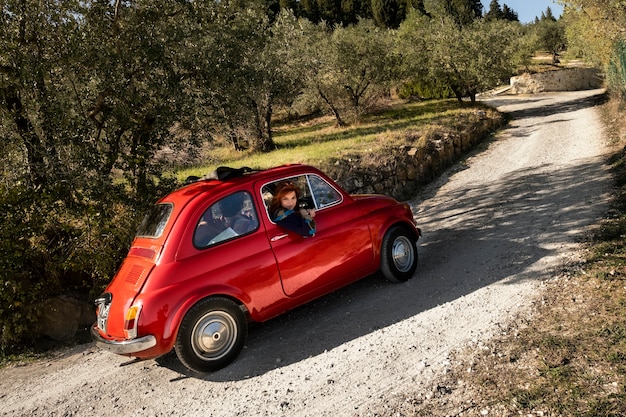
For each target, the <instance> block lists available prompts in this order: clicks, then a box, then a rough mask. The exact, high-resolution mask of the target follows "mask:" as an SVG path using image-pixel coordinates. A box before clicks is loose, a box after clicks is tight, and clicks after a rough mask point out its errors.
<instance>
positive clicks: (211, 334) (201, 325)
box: [175, 297, 248, 372]
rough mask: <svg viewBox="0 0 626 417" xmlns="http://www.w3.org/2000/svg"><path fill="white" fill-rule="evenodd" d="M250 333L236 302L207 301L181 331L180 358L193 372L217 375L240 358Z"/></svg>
mask: <svg viewBox="0 0 626 417" xmlns="http://www.w3.org/2000/svg"><path fill="white" fill-rule="evenodd" d="M247 333H248V322H247V321H246V316H245V314H244V313H243V311H242V310H241V308H239V306H238V305H237V304H236V303H235V302H234V301H232V300H230V299H228V298H224V297H213V298H207V299H204V300H202V301H200V302H198V303H197V304H196V305H194V306H193V307H192V308H191V309H190V310H189V311H188V312H187V314H186V315H185V318H184V319H183V321H182V323H181V325H180V328H179V329H178V337H177V338H176V345H175V350H176V355H177V356H178V359H180V361H181V362H182V363H183V365H185V366H186V367H188V368H189V369H192V370H194V371H198V372H210V371H216V370H218V369H220V368H223V367H224V366H226V365H228V364H229V363H230V362H232V361H233V360H234V359H235V358H236V357H237V355H238V354H239V352H241V349H243V345H244V343H245V341H246V337H247Z"/></svg>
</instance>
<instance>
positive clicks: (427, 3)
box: [0, 0, 626, 350]
mask: <svg viewBox="0 0 626 417" xmlns="http://www.w3.org/2000/svg"><path fill="white" fill-rule="evenodd" d="M566 4H568V5H571V10H570V12H569V13H567V14H566V16H564V17H563V18H561V19H559V20H558V21H557V20H556V19H554V17H553V16H552V15H551V13H550V10H549V9H548V10H547V11H546V13H545V14H544V15H542V17H541V18H540V19H537V21H536V22H534V23H533V24H529V25H522V24H520V23H519V22H518V21H517V15H516V14H515V12H514V11H513V10H511V9H510V8H508V6H506V5H504V7H500V4H499V3H498V1H496V0H494V1H492V2H491V6H490V9H489V10H487V11H485V10H483V8H482V5H481V3H480V1H477V0H422V1H412V0H398V1H392V0H371V1H366V0H363V1H358V0H353V1H338V0H335V1H331V0H302V1H289V0H280V1H276V0H268V1H266V2H263V1H253V0H232V1H206V2H191V1H184V0H178V1H175V0H151V1H144V0H137V1H121V0H115V1H108V0H94V1H79V0H67V1H63V2H56V1H41V2H32V1H28V0H1V1H0V5H1V8H2V17H1V19H2V21H1V23H0V35H1V36H0V75H1V78H0V120H1V122H0V137H1V138H2V142H1V143H2V152H1V153H0V158H1V160H2V167H3V170H2V177H1V179H2V189H1V194H0V204H1V207H2V211H3V213H4V215H3V216H2V218H1V220H0V270H1V271H2V272H1V274H2V275H1V277H0V283H1V290H0V291H1V292H0V327H1V328H2V336H1V338H0V339H1V340H0V347H1V348H2V350H4V349H8V348H11V347H12V346H14V345H15V344H16V343H22V342H24V341H25V340H24V339H25V337H27V336H28V328H29V326H30V325H31V324H32V323H33V322H35V321H36V320H37V314H38V311H37V308H36V306H37V305H39V304H40V303H41V301H42V300H44V299H46V298H47V297H49V296H51V295H56V294H60V293H67V292H71V291H76V292H77V293H80V294H86V293H87V292H90V291H91V292H92V294H91V295H90V296H93V295H94V294H97V293H98V292H99V291H100V290H101V289H102V287H103V285H104V284H105V283H106V282H107V281H108V280H109V279H110V277H111V276H112V274H113V273H114V271H115V269H116V268H117V266H118V265H119V262H120V261H121V259H122V258H123V256H124V255H125V253H126V250H127V248H128V245H129V243H130V240H131V238H132V235H133V232H134V230H135V226H136V224H137V223H138V221H139V220H140V219H141V217H142V215H143V212H144V209H145V207H146V206H147V205H149V204H152V202H154V201H155V199H156V198H157V197H158V196H159V195H162V194H163V193H165V192H167V191H168V190H170V189H172V188H173V187H176V186H178V185H179V184H178V183H177V182H176V180H175V179H173V178H172V176H171V175H167V174H169V173H170V172H169V171H168V170H171V167H169V166H167V165H164V163H163V161H162V159H160V158H158V157H157V156H158V154H159V152H160V151H161V150H162V149H164V148H166V147H167V148H170V149H173V150H174V151H175V152H177V151H180V152H183V151H184V152H188V153H189V154H192V155H193V153H194V152H196V151H197V149H198V148H199V146H200V145H201V144H202V143H206V142H212V143H215V144H224V146H232V147H234V148H236V149H243V148H245V147H247V148H250V149H252V150H255V151H257V152H269V151H271V150H273V149H275V147H276V144H275V142H274V140H273V130H274V128H273V123H274V121H275V119H276V117H275V113H276V111H277V110H279V109H280V110H281V113H284V114H289V115H290V116H291V117H297V116H299V115H300V116H301V115H307V114H313V113H315V112H324V113H328V114H332V115H333V116H334V118H335V121H336V125H337V126H342V125H344V124H347V123H358V121H359V118H360V117H361V116H362V115H363V114H365V113H367V112H368V111H369V110H370V108H371V106H372V105H373V104H375V103H376V102H377V100H378V99H379V98H380V97H385V96H388V95H389V94H390V91H392V90H395V91H398V92H399V94H400V95H401V96H402V97H408V96H419V97H421V98H422V99H431V98H447V97H454V98H456V99H457V100H458V101H459V102H461V101H462V100H464V99H469V100H470V101H472V102H473V101H474V100H475V98H476V94H478V93H480V92H482V91H485V90H488V89H491V88H493V87H495V86H497V85H499V84H502V83H508V79H509V77H510V76H512V75H515V74H517V73H518V71H523V70H524V69H525V68H528V66H529V65H530V62H531V57H532V54H533V53H534V51H535V50H538V49H540V50H545V51H549V52H551V53H553V54H554V55H555V56H557V54H559V53H561V52H562V51H563V50H564V49H565V48H566V44H567V46H568V50H569V51H570V52H571V51H574V52H575V53H576V54H577V55H578V56H580V57H583V58H585V59H587V60H589V61H590V62H593V63H595V64H596V65H599V66H602V67H603V68H606V70H607V74H608V77H609V80H610V81H611V82H612V84H611V89H612V90H613V91H615V92H616V94H622V95H624V91H625V90H624V85H625V84H626V83H625V82H624V68H625V66H626V62H625V54H624V43H623V40H620V39H619V38H618V35H616V34H619V33H622V34H623V22H624V10H623V6H621V5H620V4H619V1H616V0H613V1H609V0H605V1H602V2H592V1H584V0H579V1H568V2H566ZM620 18H621V20H620ZM601 19H603V20H601ZM607 19H608V20H609V23H606V21H607ZM611 22H612V23H611ZM611 25H612V26H611ZM619 25H622V26H619ZM616 27H621V28H622V31H621V32H620V31H617V32H616V31H615V29H616ZM600 29H601V31H600ZM592 32H595V33H601V34H602V35H603V36H602V37H598V36H596V37H593V40H592V37H585V34H588V33H592ZM566 34H567V36H566ZM599 38H602V39H599ZM591 42H596V44H593V45H591ZM494 51H495V52H494Z"/></svg>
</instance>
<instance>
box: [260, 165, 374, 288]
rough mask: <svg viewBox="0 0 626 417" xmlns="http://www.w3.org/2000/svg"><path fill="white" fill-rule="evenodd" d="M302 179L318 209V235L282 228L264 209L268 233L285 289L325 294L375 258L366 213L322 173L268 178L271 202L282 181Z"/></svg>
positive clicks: (306, 194) (265, 193)
mask: <svg viewBox="0 0 626 417" xmlns="http://www.w3.org/2000/svg"><path fill="white" fill-rule="evenodd" d="M285 180H290V181H292V182H295V183H297V184H298V186H299V188H300V189H301V190H302V194H303V196H304V199H305V200H308V201H309V203H310V204H312V205H313V207H315V209H316V216H315V222H316V224H317V231H316V234H315V236H314V237H302V236H300V235H298V234H297V233H294V232H290V231H288V230H286V229H283V228H281V227H280V226H278V225H277V224H275V223H274V222H272V220H271V219H270V215H269V213H268V211H267V210H266V212H265V213H264V222H265V223H266V230H267V234H268V239H269V241H270V244H271V247H272V250H273V251H274V254H275V256H276V260H277V263H278V269H279V274H280V278H281V282H282V286H283V290H284V292H285V294H286V295H288V296H290V297H297V296H301V295H304V294H307V293H312V294H311V296H312V297H314V296H316V294H315V293H319V294H317V295H321V294H323V293H324V292H328V291H330V290H332V289H334V288H338V287H341V286H343V285H345V284H346V283H348V282H350V281H353V280H354V279H357V278H360V277H362V276H363V274H364V271H367V270H369V269H371V265H372V263H373V262H374V254H373V250H372V240H371V236H370V231H369V227H368V225H367V221H366V218H365V216H363V213H359V212H358V204H356V203H355V202H354V201H353V200H352V199H350V198H349V197H348V196H345V195H344V194H342V193H341V192H339V191H338V190H337V188H336V187H335V186H334V185H332V184H331V183H330V182H328V181H326V180H325V179H324V178H322V177H320V176H318V175H316V174H308V175H299V176H296V177H290V178H288V179H281V180H277V181H273V182H272V183H268V184H265V185H264V186H263V187H262V188H261V189H262V193H263V199H264V200H265V202H266V207H267V206H268V203H269V199H271V197H272V195H271V194H272V189H273V188H274V187H275V186H276V184H278V183H279V182H281V181H285Z"/></svg>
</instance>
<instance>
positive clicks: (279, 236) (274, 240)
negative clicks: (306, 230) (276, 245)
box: [270, 233, 289, 242]
mask: <svg viewBox="0 0 626 417" xmlns="http://www.w3.org/2000/svg"><path fill="white" fill-rule="evenodd" d="M287 236H289V233H284V234H282V235H277V236H274V237H272V238H271V239H270V242H276V241H277V240H281V239H284V238H286V237H287Z"/></svg>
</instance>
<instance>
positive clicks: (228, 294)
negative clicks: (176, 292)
mask: <svg viewBox="0 0 626 417" xmlns="http://www.w3.org/2000/svg"><path fill="white" fill-rule="evenodd" d="M210 298H226V299H229V300H231V301H233V302H234V303H235V304H237V305H238V306H239V308H241V310H242V311H243V313H244V315H245V316H246V319H248V320H250V319H251V316H250V311H249V307H248V306H249V304H250V301H251V300H250V297H249V296H248V295H247V294H245V293H244V292H242V291H239V290H237V289H236V288H230V287H223V288H213V289H212V290H211V291H208V292H204V291H203V292H202V293H197V294H195V295H192V296H189V297H184V298H183V302H182V303H180V304H179V305H178V306H177V307H176V309H175V312H174V314H171V315H170V316H169V317H168V319H167V321H166V323H165V326H164V329H163V341H164V343H166V344H167V346H168V351H169V350H172V349H173V348H174V345H175V344H176V338H177V337H178V330H179V328H180V325H181V323H182V321H183V319H184V318H185V316H186V315H187V313H188V312H189V310H191V309H192V308H193V306H195V305H196V304H198V303H200V302H202V301H204V300H206V299H210ZM245 300H247V302H246V301H245Z"/></svg>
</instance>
